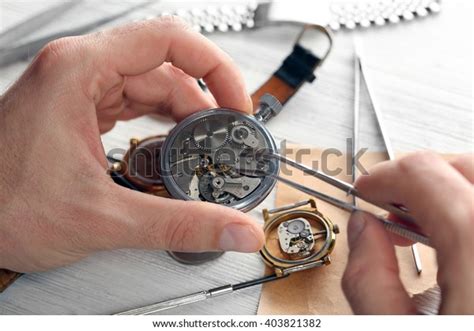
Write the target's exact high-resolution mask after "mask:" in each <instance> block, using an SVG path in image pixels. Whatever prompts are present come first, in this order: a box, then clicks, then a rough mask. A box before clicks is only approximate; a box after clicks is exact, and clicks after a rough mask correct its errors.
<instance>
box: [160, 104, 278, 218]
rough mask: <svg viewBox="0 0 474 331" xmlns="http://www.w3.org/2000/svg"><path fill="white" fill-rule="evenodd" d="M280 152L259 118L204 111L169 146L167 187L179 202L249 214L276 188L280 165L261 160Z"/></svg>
mask: <svg viewBox="0 0 474 331" xmlns="http://www.w3.org/2000/svg"><path fill="white" fill-rule="evenodd" d="M275 151H276V145H275V142H274V140H273V137H272V136H271V135H270V133H269V132H268V131H267V130H266V129H265V127H264V126H263V124H262V123H261V122H259V121H258V120H256V119H255V117H253V116H249V115H245V114H243V113H240V112H237V111H234V110H229V109H223V108H219V109H213V110H208V111H203V112H200V113H196V114H194V115H191V116H190V117H188V118H186V119H185V120H184V121H182V122H181V123H179V124H178V125H177V126H176V127H175V128H174V129H173V130H172V131H171V133H170V134H169V136H168V138H167V140H166V141H165V143H164V145H163V150H162V153H163V154H162V159H161V169H162V176H163V182H164V184H165V186H166V188H167V190H168V191H169V193H170V194H171V196H173V197H175V198H180V199H184V200H200V201H208V202H212V203H218V204H224V205H228V206H231V207H234V208H237V209H240V210H244V211H247V210H250V209H252V208H253V207H255V206H256V205H258V204H259V203H260V202H261V201H262V200H263V199H264V198H265V197H266V196H267V195H268V193H269V192H270V191H271V189H272V188H273V186H274V184H275V179H274V178H273V177H272V176H271V175H272V174H275V175H276V174H277V173H278V162H276V161H274V160H263V159H262V158H260V157H259V155H260V153H264V152H273V153H274V152H275ZM262 170H264V171H262ZM249 173H250V174H252V175H249ZM253 174H255V175H253ZM257 174H260V175H257Z"/></svg>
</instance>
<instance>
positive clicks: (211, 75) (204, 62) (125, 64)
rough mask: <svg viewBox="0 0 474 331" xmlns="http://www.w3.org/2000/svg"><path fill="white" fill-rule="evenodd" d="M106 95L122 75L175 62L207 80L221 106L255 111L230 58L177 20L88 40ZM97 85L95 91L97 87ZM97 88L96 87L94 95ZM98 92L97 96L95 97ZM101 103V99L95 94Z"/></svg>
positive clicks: (158, 21)
mask: <svg viewBox="0 0 474 331" xmlns="http://www.w3.org/2000/svg"><path fill="white" fill-rule="evenodd" d="M88 44H89V46H90V47H89V48H90V50H89V52H90V53H93V54H92V55H93V56H94V58H95V59H96V61H97V62H96V66H97V67H98V68H107V69H102V70H100V71H99V74H100V75H101V76H102V77H101V79H98V80H95V81H94V83H95V84H96V85H95V86H97V85H98V86H100V87H101V90H102V93H104V92H105V91H107V90H108V89H109V88H110V86H111V84H117V82H116V81H117V79H118V78H119V77H122V76H136V75H141V74H144V73H146V72H148V71H150V70H153V69H154V68H157V67H159V66H160V65H161V64H162V63H164V62H170V63H172V64H173V65H174V66H175V67H178V68H180V69H182V70H183V71H184V72H186V73H187V74H188V75H191V76H193V77H195V78H203V79H204V81H205V82H206V84H207V86H208V87H209V89H210V91H211V92H212V94H213V95H214V97H215V98H216V100H217V102H218V104H219V105H220V106H221V107H228V108H233V109H237V110H241V111H246V112H251V107H252V104H251V101H250V96H249V95H248V93H247V91H246V88H245V83H244V80H243V78H242V76H241V74H240V72H239V71H238V69H237V67H236V66H235V64H234V63H233V61H232V60H231V58H230V57H229V56H228V55H227V54H226V53H225V52H223V51H222V50H221V49H219V48H218V47H217V46H216V45H215V44H213V43H212V42H211V41H209V40H208V39H206V38H205V37H204V36H202V35H201V34H199V33H197V32H195V31H193V30H192V29H190V28H188V27H187V26H186V25H185V24H184V23H183V22H182V21H181V20H178V19H177V18H176V17H172V16H168V17H163V18H160V19H154V20H147V21H143V22H137V23H133V24H129V25H126V26H124V27H120V28H115V29H113V30H109V31H106V32H103V33H100V34H94V35H92V36H89V38H88ZM95 86H94V87H95ZM93 90H94V89H92V91H93ZM92 94H94V93H92ZM96 98H98V99H99V100H100V99H101V96H96Z"/></svg>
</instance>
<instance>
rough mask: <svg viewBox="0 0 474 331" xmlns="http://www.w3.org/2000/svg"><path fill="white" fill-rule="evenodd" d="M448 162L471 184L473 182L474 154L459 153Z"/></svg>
mask: <svg viewBox="0 0 474 331" xmlns="http://www.w3.org/2000/svg"><path fill="white" fill-rule="evenodd" d="M449 163H450V164H451V165H452V166H453V167H454V169H456V170H457V171H459V172H460V173H461V174H462V175H463V176H464V177H465V178H466V179H467V180H468V181H469V182H470V183H471V184H474V154H465V155H461V156H459V157H457V158H455V159H454V160H452V161H451V162H449Z"/></svg>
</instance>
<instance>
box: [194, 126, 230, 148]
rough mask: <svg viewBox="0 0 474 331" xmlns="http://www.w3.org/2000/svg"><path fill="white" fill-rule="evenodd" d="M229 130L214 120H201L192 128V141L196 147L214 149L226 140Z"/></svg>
mask: <svg viewBox="0 0 474 331" xmlns="http://www.w3.org/2000/svg"><path fill="white" fill-rule="evenodd" d="M228 137H229V130H228V129H227V127H223V126H222V123H220V122H219V121H216V120H212V119H210V120H205V119H204V120H201V121H199V122H198V123H197V124H196V126H195V127H194V130H193V141H194V143H195V144H196V147H198V148H200V149H202V150H205V151H212V150H215V149H217V148H219V147H221V146H222V145H224V144H225V143H226V142H227V138H228Z"/></svg>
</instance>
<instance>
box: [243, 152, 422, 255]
mask: <svg viewBox="0 0 474 331" xmlns="http://www.w3.org/2000/svg"><path fill="white" fill-rule="evenodd" d="M263 157H264V158H272V159H276V160H279V161H280V162H283V163H285V164H287V165H289V166H291V167H293V168H295V169H298V170H300V171H302V172H303V173H305V174H307V175H310V176H313V177H316V178H318V179H320V180H322V181H324V182H325V183H328V184H329V185H331V186H334V187H336V188H338V189H340V190H342V191H344V192H346V193H347V194H350V195H352V196H355V197H357V198H360V199H361V200H364V201H366V202H368V203H370V204H372V205H374V206H377V207H379V208H382V209H384V210H385V211H389V212H390V213H392V214H394V215H396V216H397V217H398V218H399V220H400V221H402V222H403V223H396V222H393V221H391V220H389V219H386V218H384V217H382V216H380V215H376V214H374V213H372V212H369V211H367V210H364V209H362V208H360V207H357V206H355V205H353V204H351V203H348V202H346V201H342V200H339V199H337V198H334V197H332V196H329V195H327V194H324V193H322V192H319V191H316V190H313V189H311V188H309V187H307V186H304V185H302V184H299V183H296V182H294V181H292V180H290V179H287V178H285V177H281V176H279V175H276V174H267V176H270V177H273V178H275V179H276V180H278V181H280V182H282V183H285V184H287V185H289V186H291V187H293V188H295V189H297V190H299V191H301V192H303V193H306V194H308V195H310V196H313V197H315V198H317V199H320V200H323V201H325V202H327V203H329V204H331V205H333V206H335V207H338V208H341V209H343V210H346V211H349V212H354V211H362V212H366V213H369V214H371V215H373V216H375V217H376V218H377V219H378V220H379V221H381V222H382V224H383V225H384V227H385V228H386V229H387V230H388V231H390V232H392V233H395V234H397V235H399V236H401V237H404V238H406V239H409V240H412V241H414V242H419V243H422V244H424V245H427V246H430V241H429V238H428V237H427V236H426V235H424V234H423V233H420V232H419V231H418V229H417V228H416V226H415V220H414V219H413V217H412V216H411V215H410V214H409V213H408V212H407V210H405V209H403V208H400V207H398V206H396V205H391V204H380V203H376V202H373V201H371V200H369V199H367V198H365V197H364V196H363V195H362V194H360V192H359V191H357V189H356V188H355V187H354V186H353V185H351V184H348V183H346V182H343V181H341V180H339V179H337V178H335V177H332V176H329V175H327V174H325V173H323V172H321V171H319V170H316V169H312V168H309V167H307V166H305V165H303V164H300V163H298V162H296V161H294V160H291V159H289V158H287V157H285V156H283V155H280V154H274V153H269V154H265V155H263ZM237 171H239V172H241V173H245V174H247V175H249V176H250V175H252V174H254V175H255V171H253V170H251V171H247V170H245V169H237ZM260 175H261V174H260Z"/></svg>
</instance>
